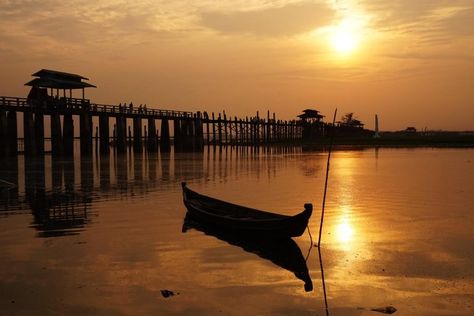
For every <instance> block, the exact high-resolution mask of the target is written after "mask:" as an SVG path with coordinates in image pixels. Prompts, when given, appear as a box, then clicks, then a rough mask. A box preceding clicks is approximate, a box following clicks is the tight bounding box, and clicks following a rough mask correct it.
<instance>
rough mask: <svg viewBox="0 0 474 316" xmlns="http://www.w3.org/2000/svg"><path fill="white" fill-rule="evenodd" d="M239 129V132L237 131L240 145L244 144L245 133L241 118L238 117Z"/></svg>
mask: <svg viewBox="0 0 474 316" xmlns="http://www.w3.org/2000/svg"><path fill="white" fill-rule="evenodd" d="M239 131H240V133H239V145H240V146H242V145H244V135H245V131H244V126H243V122H242V119H239Z"/></svg>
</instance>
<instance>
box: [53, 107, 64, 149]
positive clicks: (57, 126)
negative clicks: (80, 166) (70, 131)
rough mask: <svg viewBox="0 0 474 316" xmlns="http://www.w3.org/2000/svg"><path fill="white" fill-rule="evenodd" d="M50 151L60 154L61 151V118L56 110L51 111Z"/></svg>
mask: <svg viewBox="0 0 474 316" xmlns="http://www.w3.org/2000/svg"><path fill="white" fill-rule="evenodd" d="M50 123H51V153H52V155H53V156H60V155H62V153H63V139H62V133H61V118H60V117H59V113H58V112H52V113H51V122H50Z"/></svg>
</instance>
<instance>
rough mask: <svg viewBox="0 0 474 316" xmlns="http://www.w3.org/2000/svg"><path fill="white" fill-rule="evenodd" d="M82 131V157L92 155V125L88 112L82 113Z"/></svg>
mask: <svg viewBox="0 0 474 316" xmlns="http://www.w3.org/2000/svg"><path fill="white" fill-rule="evenodd" d="M80 129H81V130H80V143H81V156H83V155H90V154H91V153H92V124H91V116H90V114H89V113H88V112H82V113H81V115H80Z"/></svg>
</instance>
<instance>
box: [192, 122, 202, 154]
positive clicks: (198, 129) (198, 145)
mask: <svg viewBox="0 0 474 316" xmlns="http://www.w3.org/2000/svg"><path fill="white" fill-rule="evenodd" d="M202 125H203V123H202V119H201V117H199V116H198V117H197V118H196V119H194V139H195V141H194V143H195V144H194V151H202V150H203V149H204V135H203V134H204V133H203V126H202Z"/></svg>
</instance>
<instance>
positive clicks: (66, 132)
mask: <svg viewBox="0 0 474 316" xmlns="http://www.w3.org/2000/svg"><path fill="white" fill-rule="evenodd" d="M63 148H64V155H66V156H73V155H74V121H73V120H72V114H71V113H66V114H64V118H63Z"/></svg>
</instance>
